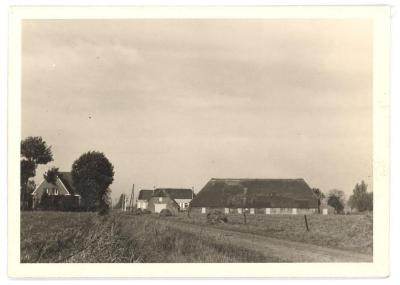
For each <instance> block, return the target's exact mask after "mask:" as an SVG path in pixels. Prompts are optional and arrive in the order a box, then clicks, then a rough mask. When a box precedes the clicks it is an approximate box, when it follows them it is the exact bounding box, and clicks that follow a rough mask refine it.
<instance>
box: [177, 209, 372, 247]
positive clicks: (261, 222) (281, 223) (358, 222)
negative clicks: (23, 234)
mask: <svg viewBox="0 0 400 285" xmlns="http://www.w3.org/2000/svg"><path fill="white" fill-rule="evenodd" d="M172 219H174V220H176V221H179V222H183V223H196V224H202V225H206V224H207V219H206V215H204V214H193V213H192V214H190V216H188V215H187V214H184V213H181V214H180V215H177V216H175V217H172ZM307 221H308V226H309V231H307V229H306V226H305V221H304V216H303V215H262V214H258V215H249V214H248V215H246V224H245V223H244V218H243V215H239V214H229V215H228V222H227V223H221V224H217V225H208V224H207V226H213V227H218V228H222V229H227V230H232V231H238V232H244V233H253V234H257V235H262V236H267V237H273V238H278V239H284V240H291V241H297V242H304V243H309V244H315V245H319V246H324V247H330V248H336V249H343V250H350V251H354V252H358V253H364V254H370V255H372V253H373V216H372V213H367V214H360V215H326V216H325V215H318V214H314V215H307Z"/></svg>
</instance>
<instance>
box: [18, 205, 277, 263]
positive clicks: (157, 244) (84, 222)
mask: <svg viewBox="0 0 400 285" xmlns="http://www.w3.org/2000/svg"><path fill="white" fill-rule="evenodd" d="M170 218H171V217H163V218H158V219H159V220H157V217H156V216H152V215H143V216H137V215H132V214H130V215H127V214H124V213H115V212H114V213H112V214H110V215H106V216H100V215H98V214H95V213H91V212H81V213H76V212H75V213H73V212H50V211H46V212H22V213H21V262H22V263H34V262H40V263H53V262H55V263H57V262H61V263H66V262H68V263H70V262H85V263H91V262H92V263H93V262H107V263H109V262H121V263H124V262H125V263H132V262H278V261H280V260H278V259H276V258H270V257H266V256H263V255H261V254H259V253H257V252H255V251H250V250H248V249H244V248H241V247H240V245H231V244H226V243H224V242H223V240H213V239H206V238H202V236H201V235H194V234H191V233H188V232H185V231H184V230H183V229H182V231H181V230H179V229H178V230H177V229H176V228H174V229H171V228H169V227H168V226H167V225H165V224H163V223H162V219H170Z"/></svg>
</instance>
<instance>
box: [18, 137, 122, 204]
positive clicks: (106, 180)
mask: <svg viewBox="0 0 400 285" xmlns="http://www.w3.org/2000/svg"><path fill="white" fill-rule="evenodd" d="M51 161H53V152H52V149H51V146H48V145H47V143H46V142H45V141H44V140H43V139H42V138H41V137H27V138H26V139H24V140H22V141H21V182H20V187H21V209H23V210H25V209H30V208H31V206H32V199H31V198H32V197H31V196H32V195H31V194H32V192H33V190H34V189H35V188H36V185H35V183H34V181H33V178H34V177H35V176H36V170H37V167H38V166H39V165H46V164H47V163H49V162H51ZM58 175H59V169H58V168H57V167H52V168H51V169H49V170H48V171H46V172H45V174H44V175H43V178H44V179H45V180H46V181H47V182H49V183H52V184H55V182H56V179H57V177H58ZM71 175H72V180H73V184H74V188H75V189H76V191H77V192H78V193H79V195H80V196H81V198H82V204H83V206H82V210H86V211H103V212H104V211H107V210H108V209H109V208H110V204H111V199H110V192H111V190H110V188H109V186H110V185H111V184H112V182H113V181H114V166H113V165H112V164H111V162H110V161H109V160H108V159H107V157H106V156H105V155H104V153H102V152H98V151H88V152H86V153H84V154H82V155H81V156H80V157H79V158H77V159H76V160H75V161H74V163H73V164H72V167H71Z"/></svg>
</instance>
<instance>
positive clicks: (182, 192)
mask: <svg viewBox="0 0 400 285" xmlns="http://www.w3.org/2000/svg"><path fill="white" fill-rule="evenodd" d="M166 196H169V197H170V198H171V199H192V198H193V196H194V194H193V190H192V189H187V188H157V189H155V190H154V192H153V197H166Z"/></svg>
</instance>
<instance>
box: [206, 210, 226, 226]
mask: <svg viewBox="0 0 400 285" xmlns="http://www.w3.org/2000/svg"><path fill="white" fill-rule="evenodd" d="M227 222H228V217H227V215H225V214H223V213H222V212H221V211H218V210H213V211H211V212H209V213H208V214H207V223H209V224H220V223H227Z"/></svg>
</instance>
